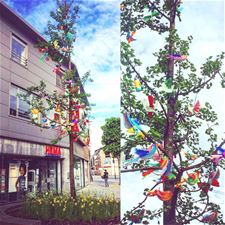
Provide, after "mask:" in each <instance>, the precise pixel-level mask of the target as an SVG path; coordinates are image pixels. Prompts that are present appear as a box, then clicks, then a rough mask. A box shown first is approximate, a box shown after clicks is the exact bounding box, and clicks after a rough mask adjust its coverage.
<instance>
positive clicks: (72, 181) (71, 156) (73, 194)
mask: <svg viewBox="0 0 225 225" xmlns="http://www.w3.org/2000/svg"><path fill="white" fill-rule="evenodd" d="M69 141H70V149H69V160H70V172H69V174H70V195H71V197H72V198H73V199H76V190H75V177H74V151H73V149H74V147H73V144H74V143H73V137H72V135H71V134H70V135H69Z"/></svg>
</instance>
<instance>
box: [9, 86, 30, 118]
mask: <svg viewBox="0 0 225 225" xmlns="http://www.w3.org/2000/svg"><path fill="white" fill-rule="evenodd" d="M9 85H10V89H9V116H10V117H13V118H17V119H21V120H26V121H28V120H31V117H30V114H29V118H26V117H23V116H19V96H18V94H19V93H20V90H22V91H25V92H26V89H25V88H22V87H20V86H18V85H16V84H13V83H10V84H9ZM12 87H13V88H16V115H12V114H11V113H10V108H11V88H12ZM29 108H30V109H31V106H30V105H29Z"/></svg>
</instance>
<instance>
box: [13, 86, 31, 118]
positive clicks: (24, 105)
mask: <svg viewBox="0 0 225 225" xmlns="http://www.w3.org/2000/svg"><path fill="white" fill-rule="evenodd" d="M25 93H26V91H25V90H23V89H22V88H19V87H17V86H15V85H11V88H10V110H9V114H10V115H12V116H16V117H22V118H25V119H29V118H30V115H29V111H30V105H29V103H28V102H27V101H24V99H22V97H19V94H25Z"/></svg>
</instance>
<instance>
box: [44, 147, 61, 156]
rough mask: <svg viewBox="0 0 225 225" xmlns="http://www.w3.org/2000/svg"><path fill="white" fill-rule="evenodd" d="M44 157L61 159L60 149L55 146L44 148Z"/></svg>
mask: <svg viewBox="0 0 225 225" xmlns="http://www.w3.org/2000/svg"><path fill="white" fill-rule="evenodd" d="M45 155H46V156H49V157H56V158H61V148H60V147H57V146H50V145H47V146H45Z"/></svg>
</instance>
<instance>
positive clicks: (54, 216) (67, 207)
mask: <svg viewBox="0 0 225 225" xmlns="http://www.w3.org/2000/svg"><path fill="white" fill-rule="evenodd" d="M23 210H24V213H25V214H26V216H28V217H32V218H34V219H39V220H42V221H50V220H55V221H62V223H61V224H64V222H65V221H68V222H70V223H67V224H73V222H76V221H77V222H78V221H79V222H81V221H83V222H89V224H92V223H94V222H95V221H107V220H110V219H115V218H118V217H119V214H120V203H119V201H118V200H116V199H115V197H114V196H97V194H95V193H94V194H93V193H86V192H85V193H81V194H79V196H78V197H77V200H76V201H75V200H74V199H72V198H71V197H70V196H69V195H66V194H63V195H58V194H54V193H45V194H38V195H28V196H27V197H26V201H25V203H24V207H23ZM90 222H91V223H90ZM59 224H60V223H59ZM65 224H66V223H65ZM99 224H100V223H99Z"/></svg>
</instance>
